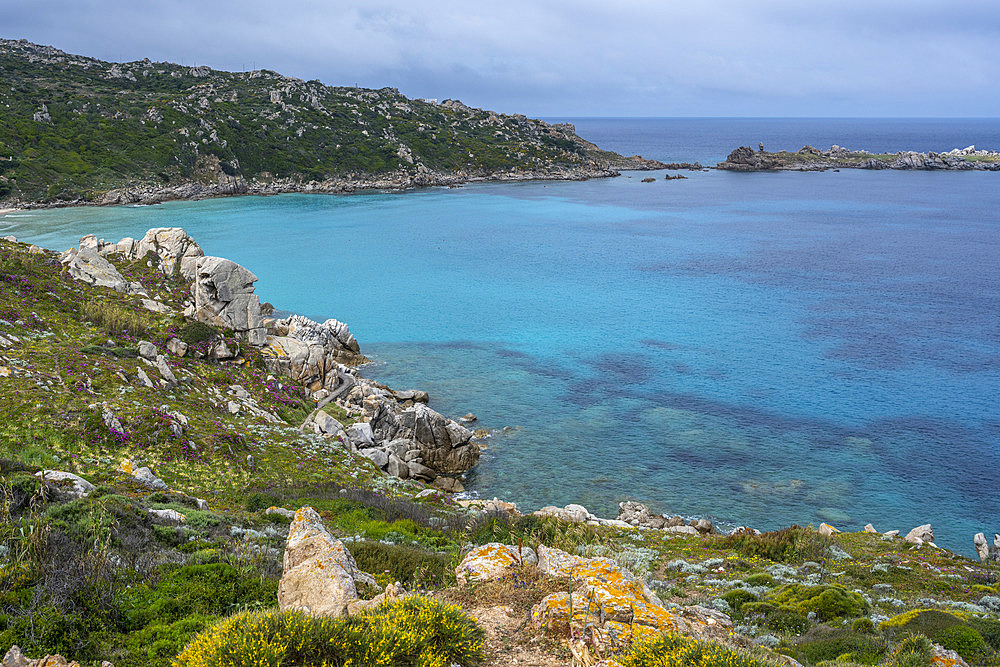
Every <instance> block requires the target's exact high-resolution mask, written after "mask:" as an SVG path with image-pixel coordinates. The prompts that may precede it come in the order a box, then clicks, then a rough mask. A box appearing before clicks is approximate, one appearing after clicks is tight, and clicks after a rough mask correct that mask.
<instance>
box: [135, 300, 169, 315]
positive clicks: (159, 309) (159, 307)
mask: <svg viewBox="0 0 1000 667" xmlns="http://www.w3.org/2000/svg"><path fill="white" fill-rule="evenodd" d="M140 301H141V302H142V307H143V308H145V309H146V310H149V311H152V312H154V313H169V312H170V306H168V305H166V304H164V303H163V302H161V301H156V300H154V299H140Z"/></svg>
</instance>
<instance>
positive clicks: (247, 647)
mask: <svg viewBox="0 0 1000 667" xmlns="http://www.w3.org/2000/svg"><path fill="white" fill-rule="evenodd" d="M482 646H483V631H482V630H481V629H480V628H479V627H478V626H477V625H476V624H475V622H474V621H473V620H472V619H470V618H469V617H468V616H466V615H465V614H464V613H463V612H462V610H461V609H460V608H459V607H457V606H456V605H447V604H443V603H441V602H438V601H436V600H431V599H428V598H422V597H408V598H401V599H397V600H390V601H388V602H384V603H382V604H381V605H378V606H377V607H374V608H372V609H369V610H366V611H365V612H363V613H362V614H360V615H358V616H347V617H342V618H329V617H318V616H309V615H307V614H304V613H302V612H298V611H292V612H283V613H282V612H277V611H266V612H246V613H242V614H237V615H236V616H232V617H230V618H228V619H225V620H223V621H222V622H220V623H218V624H217V625H215V626H214V627H212V628H209V629H208V630H206V631H205V632H203V633H202V634H200V635H199V636H197V637H195V639H194V640H193V641H192V642H191V643H190V644H188V646H187V648H185V649H184V651H183V652H182V653H181V654H180V655H178V656H177V658H176V659H175V660H174V663H173V664H174V667H251V666H252V667H256V666H257V665H303V666H305V665H345V664H351V665H393V666H398V667H408V666H413V667H418V666H419V667H448V665H451V664H453V663H458V664H461V665H476V664H478V663H479V662H481V660H482Z"/></svg>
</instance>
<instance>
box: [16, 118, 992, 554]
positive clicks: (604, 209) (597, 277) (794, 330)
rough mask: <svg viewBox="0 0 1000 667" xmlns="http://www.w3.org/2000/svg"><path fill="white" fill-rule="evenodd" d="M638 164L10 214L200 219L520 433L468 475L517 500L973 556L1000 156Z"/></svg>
mask: <svg viewBox="0 0 1000 667" xmlns="http://www.w3.org/2000/svg"><path fill="white" fill-rule="evenodd" d="M661 122H663V123H668V122H669V121H661ZM583 125H584V123H583V122H582V121H578V128H579V129H580V131H581V132H582V133H584V134H585V136H586V131H585V130H584V128H583ZM731 129H732V128H731ZM661 130H662V128H661ZM605 131H607V128H605ZM625 134H627V133H625ZM625 134H623V136H622V138H621V139H622V143H623V144H626V145H627V144H628V143H629V142H634V141H637V139H636V138H635V137H632V136H625ZM734 136H735V132H734ZM787 139H788V141H799V140H800V139H801V137H798V136H792V135H790V136H789V137H788V138H787ZM688 140H689V141H690V139H688ZM924 140H925V141H930V140H929V139H928V138H927V137H925V138H924ZM663 141H666V140H663ZM678 141H679V140H678ZM604 143H605V145H607V144H608V143H609V142H608V141H605V142H604ZM612 143H613V142H612ZM743 143H746V142H743ZM801 143H809V141H808V140H801V141H800V145H801ZM817 143H819V142H817ZM967 143H972V141H971V140H970V141H969V142H967ZM868 145H870V144H868ZM657 146H660V149H661V153H665V152H666V151H665V150H664V149H663V147H662V145H661V144H657ZM610 147H612V148H614V147H616V146H614V145H611V146H610ZM701 150H703V151H704V152H706V153H707V152H709V151H710V150H713V149H711V148H703V149H701ZM630 152H635V151H630ZM646 153H647V154H655V151H646ZM678 159H680V157H679V156H678ZM645 175H646V174H626V175H625V176H623V177H621V178H617V179H603V180H597V181H589V182H584V183H519V184H483V185H471V186H466V187H464V188H461V189H428V190H421V191H414V192H408V193H404V194H364V195H352V196H345V197H332V196H323V195H283V196H280V197H271V198H259V197H244V198H234V199H223V200H211V201H203V202H190V203H189V202H175V203H169V204H164V205H160V206H155V207H117V208H106V209H94V208H77V209H63V210H54V211H37V212H22V213H17V214H14V215H11V216H6V217H4V218H0V233H13V234H15V235H17V236H18V237H19V238H22V239H26V240H32V241H34V242H36V243H39V244H40V245H43V246H46V247H50V248H57V249H62V248H65V247H69V246H70V245H73V244H74V243H75V241H76V240H77V239H78V238H79V236H80V235H82V234H83V233H87V232H92V233H95V234H97V235H98V236H102V237H104V238H107V239H114V240H117V239H118V238H120V237H122V236H139V235H141V234H142V233H143V232H144V231H145V230H146V229H147V228H149V227H156V226H182V227H184V228H185V229H187V230H188V232H189V233H190V234H192V235H193V236H194V237H195V238H196V239H197V240H198V241H199V242H200V243H201V244H202V246H203V247H204V248H205V251H206V252H207V253H208V254H217V255H223V256H226V257H230V258H232V259H234V260H235V261H238V262H240V263H242V264H244V265H246V266H248V267H250V268H251V269H252V270H253V271H254V272H255V273H256V274H257V275H258V277H259V278H260V281H259V283H258V285H257V291H258V293H259V294H260V295H261V298H262V299H264V300H268V301H271V302H272V303H274V304H275V305H277V306H278V307H279V308H283V309H287V310H292V311H296V312H301V313H304V314H307V315H309V316H311V317H314V318H316V319H325V318H327V317H336V318H338V319H342V320H344V321H346V322H348V323H349V324H350V326H351V330H352V332H353V333H354V334H355V335H356V336H357V337H358V339H359V340H360V341H361V343H362V349H363V351H365V352H366V354H368V355H369V356H372V357H373V358H375V359H376V360H377V363H376V364H375V365H374V366H373V367H371V368H370V369H369V374H371V375H373V376H375V377H377V378H379V379H382V380H384V381H386V382H388V383H390V384H392V385H393V386H397V387H401V388H408V387H412V388H422V389H426V390H428V391H429V392H430V393H431V397H432V405H433V406H434V407H435V408H437V409H438V410H441V411H442V412H445V413H446V414H450V415H453V416H455V415H460V414H464V413H465V412H467V411H472V412H474V413H476V414H477V415H478V416H479V418H480V422H481V424H483V425H484V426H489V427H493V428H499V427H504V426H510V427H512V428H511V429H508V430H507V431H506V432H503V433H499V434H497V435H496V436H495V437H494V438H492V440H491V442H490V447H489V449H488V450H487V452H486V453H485V454H484V456H483V459H482V462H481V463H480V465H479V467H478V468H477V469H476V471H475V473H474V474H473V475H472V478H471V483H470V484H469V487H470V488H471V489H472V490H474V491H476V492H478V493H480V494H482V495H488V496H490V497H492V496H493V495H498V496H500V497H503V498H508V499H512V500H515V501H517V502H518V503H519V504H520V505H521V506H522V508H533V507H537V506H540V505H543V504H560V505H562V504H565V503H568V502H581V503H583V504H585V505H587V507H588V508H590V509H591V510H592V511H594V512H596V513H598V514H601V515H605V516H614V514H615V512H616V503H617V502H618V501H619V500H622V499H624V498H635V499H638V500H641V501H644V502H647V503H649V504H650V505H652V506H653V507H654V508H656V509H657V510H660V511H669V512H678V513H682V514H689V515H699V516H700V515H707V516H712V517H714V518H716V519H717V520H721V521H723V522H726V523H729V524H741V523H749V524H751V525H754V526H757V527H760V528H774V527H779V526H782V525H787V524H790V523H795V522H797V523H806V522H819V521H822V520H829V521H832V522H834V523H835V524H837V525H838V526H842V527H845V528H854V529H857V528H860V527H861V526H863V525H864V524H865V523H867V522H869V521H871V522H873V523H874V524H875V525H876V527H878V528H880V529H882V530H888V529H891V528H900V529H903V530H908V529H909V528H911V527H912V526H914V525H917V524H919V523H925V522H928V521H930V522H932V523H933V524H934V525H935V531H936V534H937V536H938V543H939V544H942V545H945V546H948V547H950V548H953V549H958V550H961V551H963V552H970V551H971V537H972V534H973V533H975V532H978V531H980V530H986V531H989V530H998V529H1000V498H998V496H997V494H996V489H997V488H1000V404H998V401H997V392H998V389H1000V319H998V314H1000V214H998V211H1000V187H998V181H997V179H998V178H1000V175H998V174H994V173H922V172H914V173H908V172H853V171H842V172H827V173H805V174H796V173H778V174H731V173H725V172H708V173H702V172H699V173H693V174H690V175H689V179H688V180H686V181H670V182H664V181H663V180H662V175H663V174H662V173H659V174H655V175H657V176H658V177H659V178H660V179H661V180H659V181H658V182H656V183H650V184H643V183H641V182H640V179H641V178H642V177H643V176H645Z"/></svg>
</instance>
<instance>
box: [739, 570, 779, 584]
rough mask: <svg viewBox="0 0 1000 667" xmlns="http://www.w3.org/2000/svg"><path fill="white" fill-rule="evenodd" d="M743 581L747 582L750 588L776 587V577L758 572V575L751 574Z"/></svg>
mask: <svg viewBox="0 0 1000 667" xmlns="http://www.w3.org/2000/svg"><path fill="white" fill-rule="evenodd" d="M743 581H745V582H746V584H747V585H748V586H767V587H768V588H773V587H774V577H772V576H771V575H769V574H767V573H766V572H758V573H757V574H751V575H750V576H749V577H747V578H746V579H744V580H743Z"/></svg>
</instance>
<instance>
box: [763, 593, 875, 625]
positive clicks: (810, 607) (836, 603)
mask: <svg viewBox="0 0 1000 667" xmlns="http://www.w3.org/2000/svg"><path fill="white" fill-rule="evenodd" d="M770 600H771V601H773V602H774V603H776V604H778V605H779V606H781V607H787V608H789V609H791V610H794V611H798V612H800V613H803V614H808V613H809V612H814V613H815V614H816V617H817V618H819V619H820V620H822V621H831V620H833V619H835V618H851V617H852V616H859V615H861V614H863V613H864V612H865V610H866V609H867V608H868V604H867V603H866V602H865V600H864V598H863V597H861V595H859V594H858V593H854V592H853V591H849V590H847V589H846V588H844V587H843V586H841V585H840V584H828V585H820V586H808V585H805V584H786V585H784V586H782V587H781V588H779V589H778V590H777V591H775V592H774V593H773V594H772V595H771V597H770Z"/></svg>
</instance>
